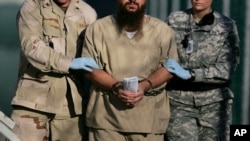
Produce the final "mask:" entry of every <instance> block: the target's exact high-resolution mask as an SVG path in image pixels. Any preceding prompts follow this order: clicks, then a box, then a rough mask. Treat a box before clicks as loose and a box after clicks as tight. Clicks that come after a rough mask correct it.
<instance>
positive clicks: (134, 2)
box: [118, 0, 145, 13]
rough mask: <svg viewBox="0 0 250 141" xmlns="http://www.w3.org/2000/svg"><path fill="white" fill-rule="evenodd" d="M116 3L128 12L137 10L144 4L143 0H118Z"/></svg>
mask: <svg viewBox="0 0 250 141" xmlns="http://www.w3.org/2000/svg"><path fill="white" fill-rule="evenodd" d="M118 5H120V6H121V7H122V8H123V9H124V10H125V11H127V12H128V13H133V12H137V11H139V10H140V9H141V8H142V7H143V6H144V5H145V0H118ZM121 7H120V8H121Z"/></svg>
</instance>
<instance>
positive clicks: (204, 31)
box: [165, 0, 239, 141]
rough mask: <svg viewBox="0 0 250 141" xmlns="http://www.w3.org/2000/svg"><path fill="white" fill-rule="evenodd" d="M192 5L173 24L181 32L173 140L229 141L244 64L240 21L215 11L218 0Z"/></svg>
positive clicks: (171, 90)
mask: <svg viewBox="0 0 250 141" xmlns="http://www.w3.org/2000/svg"><path fill="white" fill-rule="evenodd" d="M191 3H192V8H190V9H187V10H185V11H177V12H173V13H171V14H170V15H169V17H168V18H167V21H166V22H167V24H168V25H170V26H171V27H172V28H173V29H174V30H175V31H176V41H177V45H178V53H179V54H178V55H179V64H178V63H177V62H176V61H175V60H172V59H169V60H168V61H167V62H166V64H165V66H166V67H167V68H168V70H169V71H170V72H172V73H173V74H175V75H176V76H177V77H174V78H173V79H172V80H171V81H170V82H169V83H168V85H167V87H166V89H167V92H168V94H169V96H170V107H171V118H170V122H169V127H168V130H167V139H166V140H168V141H187V140H188V141H228V140H229V129H230V128H229V127H230V124H231V122H232V117H231V114H232V103H233V97H234V94H233V92H232V91H231V90H230V88H229V87H230V83H231V79H232V76H233V74H234V72H235V69H236V67H237V65H238V63H239V37H238V32H237V28H236V24H235V22H234V21H233V20H232V19H230V18H228V17H226V16H224V15H222V14H220V13H218V12H216V11H214V10H212V8H211V5H212V0H191Z"/></svg>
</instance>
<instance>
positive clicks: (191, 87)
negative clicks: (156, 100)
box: [166, 83, 230, 91]
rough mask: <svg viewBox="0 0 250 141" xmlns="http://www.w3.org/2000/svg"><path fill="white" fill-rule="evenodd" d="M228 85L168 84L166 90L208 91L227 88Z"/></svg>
mask: <svg viewBox="0 0 250 141" xmlns="http://www.w3.org/2000/svg"><path fill="white" fill-rule="evenodd" d="M229 86H230V83H223V84H211V83H173V84H171V83H168V84H167V85H166V90H180V91H208V90H213V89H218V88H225V87H229Z"/></svg>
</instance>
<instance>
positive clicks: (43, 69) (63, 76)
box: [12, 0, 97, 114]
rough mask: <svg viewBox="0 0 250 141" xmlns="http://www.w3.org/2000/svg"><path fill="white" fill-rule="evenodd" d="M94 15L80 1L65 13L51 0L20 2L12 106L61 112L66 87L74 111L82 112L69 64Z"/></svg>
mask: <svg viewBox="0 0 250 141" xmlns="http://www.w3.org/2000/svg"><path fill="white" fill-rule="evenodd" d="M96 18H97V14H96V12H95V10H94V9H93V8H92V7H90V6H89V5H88V4H86V3H85V2H83V1H81V0H71V3H70V6H69V7H68V9H67V11H66V12H64V11H63V9H61V8H60V7H58V6H57V5H56V4H55V3H54V1H53V0H26V1H25V2H24V3H23V5H22V6H21V9H20V11H19V13H18V15H17V24H18V31H19V38H20V43H21V55H20V66H19V73H18V85H17V89H16V93H15V96H14V98H13V100H12V105H21V106H25V107H28V108H32V109H35V110H39V111H44V112H51V113H63V112H64V111H63V107H67V105H68V103H67V101H66V98H65V96H66V92H67V89H68V90H70V91H71V96H70V97H72V100H73V103H74V105H73V106H74V109H75V113H76V114H81V112H82V98H81V95H82V93H80V92H79V91H78V89H77V87H76V84H75V83H74V82H73V80H72V79H71V77H69V76H70V75H69V66H70V63H71V60H72V58H75V56H76V53H77V41H78V37H79V35H80V34H81V33H82V31H83V30H84V29H85V28H86V26H88V25H89V24H91V23H93V22H94V21H95V20H96Z"/></svg>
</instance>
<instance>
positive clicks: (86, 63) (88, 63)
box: [70, 57, 99, 72]
mask: <svg viewBox="0 0 250 141" xmlns="http://www.w3.org/2000/svg"><path fill="white" fill-rule="evenodd" d="M70 68H71V69H73V70H85V71H88V72H92V69H99V66H98V65H97V63H96V61H95V60H94V59H93V58H91V57H81V58H75V59H73V60H72V62H71V64H70Z"/></svg>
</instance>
